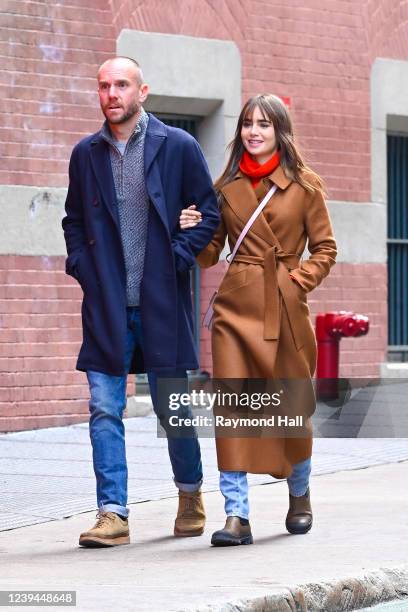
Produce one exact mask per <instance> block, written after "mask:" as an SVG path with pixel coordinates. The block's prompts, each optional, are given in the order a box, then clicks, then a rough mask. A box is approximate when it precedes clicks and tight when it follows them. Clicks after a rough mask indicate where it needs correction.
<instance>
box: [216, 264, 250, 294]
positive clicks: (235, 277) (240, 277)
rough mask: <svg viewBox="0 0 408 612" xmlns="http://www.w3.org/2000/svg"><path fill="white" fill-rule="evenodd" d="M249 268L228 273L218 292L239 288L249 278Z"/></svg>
mask: <svg viewBox="0 0 408 612" xmlns="http://www.w3.org/2000/svg"><path fill="white" fill-rule="evenodd" d="M247 272H248V270H247V268H244V269H243V270H240V271H239V272H235V273H234V274H228V273H227V274H226V275H225V276H224V279H223V281H222V283H221V285H220V288H219V290H218V294H219V295H221V294H222V293H226V292H227V291H232V290H233V289H238V288H239V287H242V285H245V283H246V280H247Z"/></svg>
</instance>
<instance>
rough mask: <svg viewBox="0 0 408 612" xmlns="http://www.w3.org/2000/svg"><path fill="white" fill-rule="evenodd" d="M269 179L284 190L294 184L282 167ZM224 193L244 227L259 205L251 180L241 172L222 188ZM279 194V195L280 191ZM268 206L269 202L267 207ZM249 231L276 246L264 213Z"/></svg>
mask: <svg viewBox="0 0 408 612" xmlns="http://www.w3.org/2000/svg"><path fill="white" fill-rule="evenodd" d="M268 178H269V179H271V181H272V182H273V183H275V184H276V185H277V186H278V187H279V189H282V190H284V189H286V187H288V186H289V185H290V183H291V182H292V181H291V180H290V179H288V178H287V177H286V175H285V173H284V172H283V169H282V167H281V166H279V167H278V168H277V169H276V170H274V172H273V173H272V174H271V175H270V176H269V177H268ZM222 193H223V194H224V196H225V198H226V200H227V202H228V204H229V206H230V207H231V208H232V210H233V211H234V213H235V214H236V216H237V217H238V218H239V219H240V220H241V221H242V223H243V227H244V226H245V224H246V223H247V221H248V220H249V218H250V216H251V215H252V213H253V212H254V210H255V209H256V207H257V206H258V204H259V202H258V200H257V197H256V193H255V190H254V189H253V187H252V185H251V182H250V180H249V179H248V178H247V177H246V176H245V175H244V174H242V173H241V172H239V173H238V174H237V177H236V178H235V179H234V180H233V181H232V182H231V183H228V184H227V185H225V187H223V188H222ZM277 193H279V191H278V192H277ZM274 197H275V195H274V196H272V200H273V198H274ZM268 205H269V202H268V204H267V206H268ZM249 231H250V232H254V233H255V234H256V235H257V236H259V237H260V238H262V239H263V240H265V242H266V243H267V244H269V245H271V246H273V245H274V238H273V236H272V235H271V228H270V227H269V225H268V222H267V220H266V218H265V215H264V214H263V213H261V214H260V215H258V217H257V218H256V219H255V221H254V222H253V224H252V226H251V229H250V230H249Z"/></svg>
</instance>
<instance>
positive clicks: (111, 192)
mask: <svg viewBox="0 0 408 612" xmlns="http://www.w3.org/2000/svg"><path fill="white" fill-rule="evenodd" d="M91 163H92V168H93V171H94V174H95V176H96V179H97V181H98V185H99V189H100V192H101V194H102V197H103V200H104V202H105V204H106V206H107V208H108V210H109V212H110V214H111V215H112V218H113V220H114V222H115V224H116V225H117V227H118V228H119V216H118V203H117V200H116V192H115V183H114V182H113V175H112V166H111V162H110V157H109V147H108V145H107V143H106V142H105V140H104V139H103V138H102V136H100V135H97V136H96V137H95V138H94V140H92V142H91Z"/></svg>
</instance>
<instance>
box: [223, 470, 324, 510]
mask: <svg viewBox="0 0 408 612" xmlns="http://www.w3.org/2000/svg"><path fill="white" fill-rule="evenodd" d="M311 468H312V460H311V459H306V460H305V461H301V462H300V463H296V464H295V465H294V466H293V472H292V474H291V475H290V476H289V478H288V479H287V481H288V486H289V493H290V494H291V495H294V496H295V497H300V496H301V495H304V494H305V493H306V490H307V488H308V486H309V476H310V472H311ZM220 489H221V493H222V494H223V496H224V499H225V505H224V507H225V513H226V515H227V516H239V517H241V518H243V519H247V518H248V515H249V502H248V481H247V473H246V472H220Z"/></svg>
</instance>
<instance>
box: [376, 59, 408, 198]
mask: <svg viewBox="0 0 408 612" xmlns="http://www.w3.org/2000/svg"><path fill="white" fill-rule="evenodd" d="M387 129H388V130H395V131H404V132H407V133H408V61H402V60H395V59H383V58H377V59H376V60H375V62H374V63H373V66H372V69H371V159H372V162H371V177H372V183H371V189H372V192H371V198H372V200H373V202H378V203H382V204H385V203H386V202H387Z"/></svg>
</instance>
